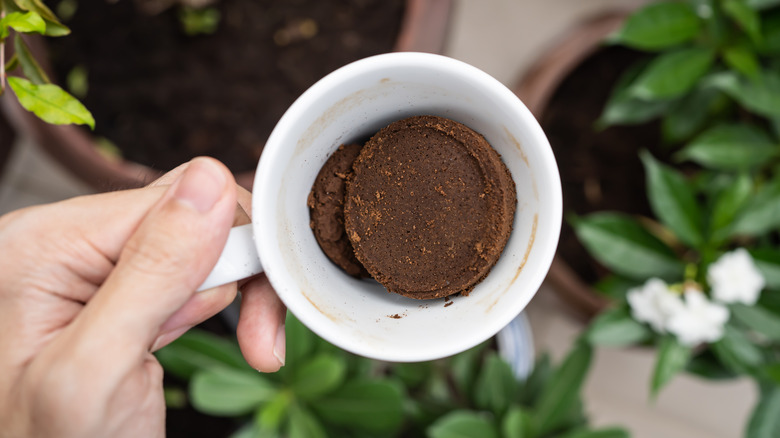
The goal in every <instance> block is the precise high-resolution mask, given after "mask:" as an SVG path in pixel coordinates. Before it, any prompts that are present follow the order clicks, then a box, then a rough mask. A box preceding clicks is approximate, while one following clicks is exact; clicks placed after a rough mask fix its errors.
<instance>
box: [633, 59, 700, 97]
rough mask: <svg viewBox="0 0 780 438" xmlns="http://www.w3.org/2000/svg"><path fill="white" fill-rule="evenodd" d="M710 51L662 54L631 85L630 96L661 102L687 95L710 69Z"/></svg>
mask: <svg viewBox="0 0 780 438" xmlns="http://www.w3.org/2000/svg"><path fill="white" fill-rule="evenodd" d="M714 59H715V53H714V52H713V51H712V50H711V49H702V48H698V47H690V48H684V49H678V50H674V51H672V52H668V53H664V54H661V55H659V56H658V57H657V58H656V59H654V60H653V61H652V62H651V63H650V65H648V66H647V68H646V69H645V70H644V71H643V72H642V74H640V75H639V77H638V78H637V79H636V81H635V82H634V83H633V84H632V85H631V91H630V92H631V95H632V96H634V97H637V98H640V99H645V100H663V99H671V98H674V97H678V96H680V95H682V94H684V93H686V92H688V91H689V90H690V89H691V88H693V86H694V85H695V84H696V82H697V81H698V80H699V79H701V78H702V77H703V76H704V74H705V73H707V71H709V69H710V67H711V66H712V61H713V60H714Z"/></svg>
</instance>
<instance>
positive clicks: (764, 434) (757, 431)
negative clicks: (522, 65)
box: [745, 386, 780, 438]
mask: <svg viewBox="0 0 780 438" xmlns="http://www.w3.org/2000/svg"><path fill="white" fill-rule="evenodd" d="M778 412H780V386H772V387H771V388H768V389H766V390H764V391H761V398H760V399H759V400H758V404H757V405H756V407H755V408H753V413H752V414H751V416H750V420H749V421H748V425H747V430H746V432H745V438H777V437H778V436H780V415H778V414H777V413H778Z"/></svg>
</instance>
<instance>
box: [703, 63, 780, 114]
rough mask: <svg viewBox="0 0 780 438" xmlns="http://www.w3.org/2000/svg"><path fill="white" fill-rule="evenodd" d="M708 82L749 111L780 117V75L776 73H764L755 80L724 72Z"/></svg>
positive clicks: (708, 79)
mask: <svg viewBox="0 0 780 438" xmlns="http://www.w3.org/2000/svg"><path fill="white" fill-rule="evenodd" d="M706 82H707V83H708V84H709V85H711V86H714V87H716V88H717V89H719V90H722V91H723V92H725V93H726V94H728V95H729V96H730V97H731V98H732V99H734V100H736V101H737V102H738V103H739V104H740V105H741V106H742V107H744V108H745V109H747V110H749V111H752V112H754V113H756V114H759V115H762V116H765V117H769V118H779V117H780V75H778V74H776V73H772V72H766V71H763V72H761V73H760V74H759V75H758V76H757V77H756V78H755V79H748V78H745V77H742V76H740V75H738V74H737V73H734V72H722V73H717V74H714V75H710V76H709V77H708V78H707V79H706Z"/></svg>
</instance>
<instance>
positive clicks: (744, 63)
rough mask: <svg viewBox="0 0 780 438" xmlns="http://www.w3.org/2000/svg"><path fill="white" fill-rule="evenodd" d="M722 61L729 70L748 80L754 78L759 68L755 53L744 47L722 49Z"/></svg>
mask: <svg viewBox="0 0 780 438" xmlns="http://www.w3.org/2000/svg"><path fill="white" fill-rule="evenodd" d="M723 61H725V62H726V65H728V66H729V67H730V68H731V69H733V70H736V71H738V72H740V73H742V74H743V75H745V76H747V77H749V78H756V77H757V76H758V74H759V71H760V69H761V66H760V64H759V62H758V58H757V57H756V55H755V53H754V52H753V51H752V50H751V49H750V48H748V47H746V46H729V47H726V48H725V49H723Z"/></svg>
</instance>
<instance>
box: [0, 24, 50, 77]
mask: <svg viewBox="0 0 780 438" xmlns="http://www.w3.org/2000/svg"><path fill="white" fill-rule="evenodd" d="M14 50H15V51H16V53H15V55H16V57H17V59H18V60H19V64H20V65H21V66H22V71H23V72H24V75H25V76H27V78H29V79H30V81H32V83H33V84H37V85H41V84H48V83H51V81H50V80H49V77H48V76H47V75H46V72H45V71H44V70H43V68H41V65H40V64H38V61H36V60H35V58H34V57H33V56H32V53H30V49H29V48H28V47H27V44H25V42H24V40H23V39H22V36H21V35H19V34H17V35H16V36H15V37H14ZM9 79H10V78H9Z"/></svg>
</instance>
